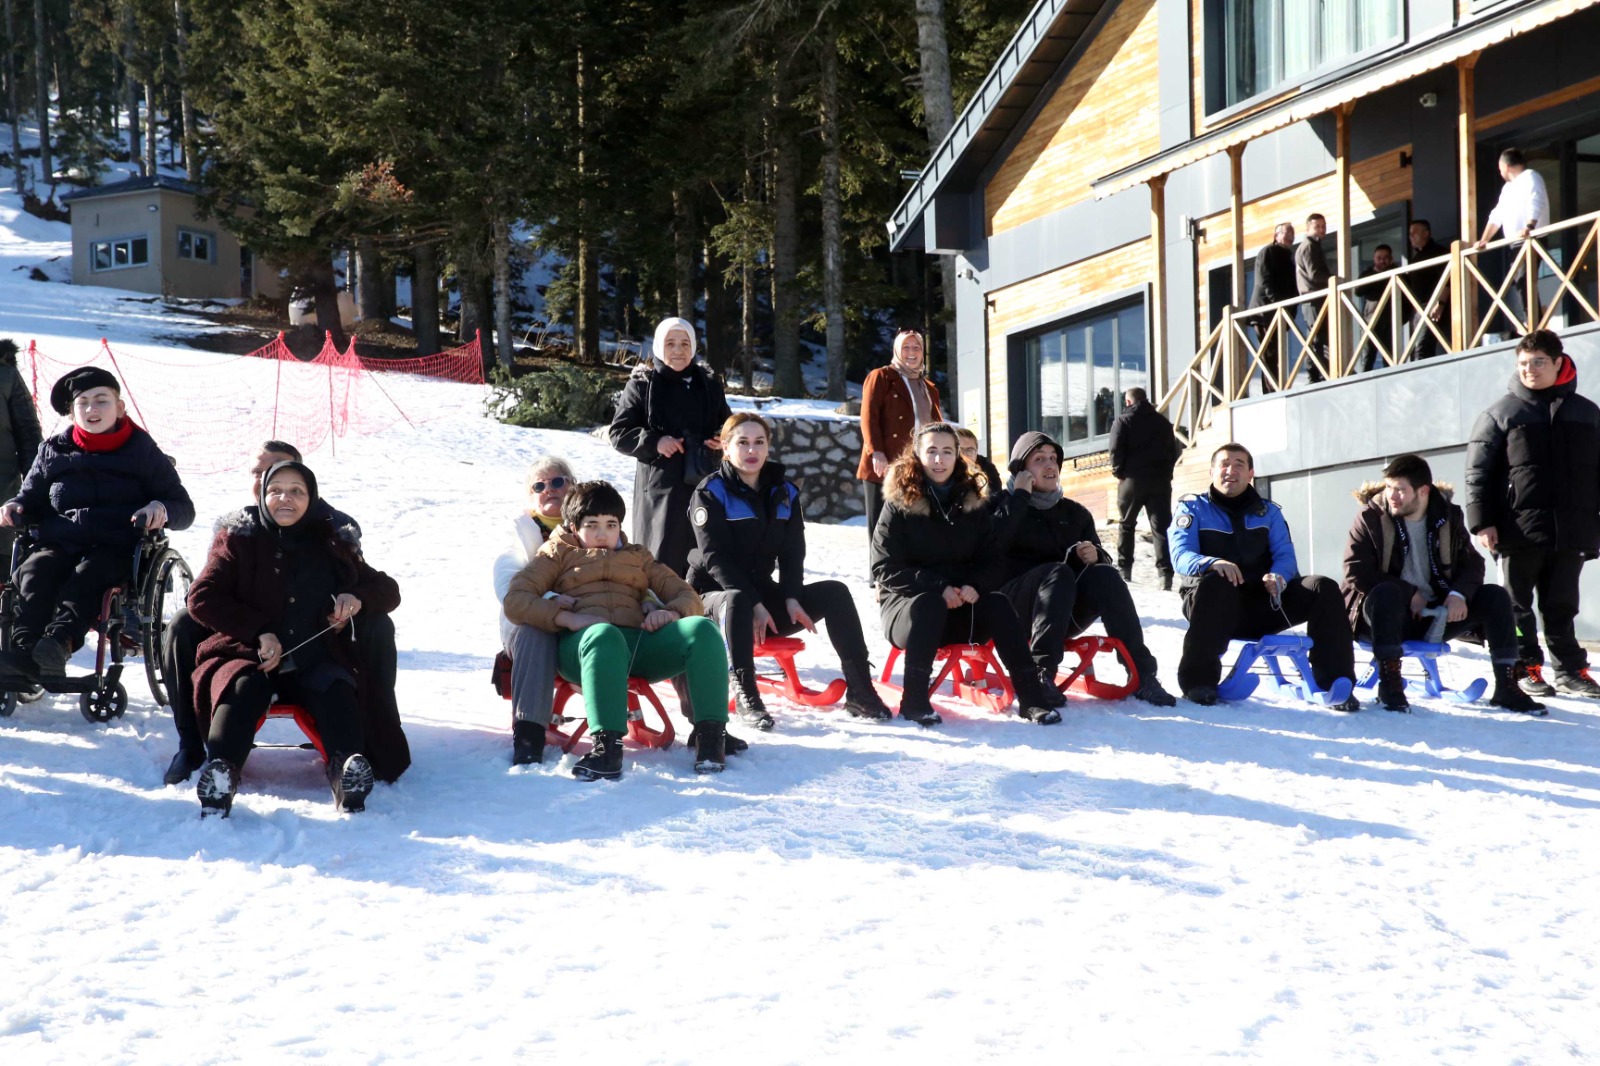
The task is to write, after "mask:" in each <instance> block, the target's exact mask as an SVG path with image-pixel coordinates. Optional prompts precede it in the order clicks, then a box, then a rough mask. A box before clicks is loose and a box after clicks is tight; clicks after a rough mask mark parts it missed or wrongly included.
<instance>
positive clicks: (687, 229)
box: [672, 189, 697, 322]
mask: <svg viewBox="0 0 1600 1066" xmlns="http://www.w3.org/2000/svg"><path fill="white" fill-rule="evenodd" d="M694 229H695V227H694V200H693V198H692V197H690V195H689V194H688V193H687V192H685V191H684V190H682V189H673V190H672V267H673V275H674V277H675V278H676V280H677V283H678V293H677V296H678V299H677V304H678V317H679V318H683V319H688V320H689V321H690V322H693V321H694V318H695V315H694V311H695V308H694V304H695V298H694V265H695V264H694V258H695V245H696V243H697V242H696V241H695V239H694Z"/></svg>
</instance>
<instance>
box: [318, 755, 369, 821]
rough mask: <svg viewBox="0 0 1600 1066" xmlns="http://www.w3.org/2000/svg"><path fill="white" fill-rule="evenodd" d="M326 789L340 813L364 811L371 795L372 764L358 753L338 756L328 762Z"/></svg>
mask: <svg viewBox="0 0 1600 1066" xmlns="http://www.w3.org/2000/svg"><path fill="white" fill-rule="evenodd" d="M328 787H329V788H331V789H333V802H334V805H335V806H337V807H338V808H339V809H340V810H341V811H352V812H354V811H364V810H366V809H367V797H368V796H370V795H372V764H371V763H369V762H368V761H367V757H366V756H365V755H362V754H360V753H356V754H354V755H338V754H335V755H334V757H333V758H331V759H329V760H328Z"/></svg>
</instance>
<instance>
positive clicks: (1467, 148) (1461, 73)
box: [1456, 52, 1482, 241]
mask: <svg viewBox="0 0 1600 1066" xmlns="http://www.w3.org/2000/svg"><path fill="white" fill-rule="evenodd" d="M1481 54H1482V53H1481V52H1474V53H1472V54H1471V55H1469V56H1462V57H1461V58H1460V59H1459V60H1457V61H1456V155H1457V159H1458V161H1459V163H1460V172H1459V174H1458V175H1457V180H1458V182H1459V183H1460V186H1461V239H1462V240H1463V241H1470V240H1473V239H1474V238H1475V237H1477V235H1478V127H1477V109H1478V101H1477V78H1476V77H1475V76H1474V74H1473V68H1474V67H1476V66H1477V65H1478V56H1479V55H1481Z"/></svg>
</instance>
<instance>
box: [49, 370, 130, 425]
mask: <svg viewBox="0 0 1600 1066" xmlns="http://www.w3.org/2000/svg"><path fill="white" fill-rule="evenodd" d="M98 388H107V389H110V390H112V391H113V392H115V393H116V394H117V395H118V396H121V395H122V386H121V385H120V384H119V383H118V382H117V379H116V378H114V377H112V376H111V371H109V370H101V369H100V368H99V367H97V366H81V367H79V368H78V369H76V370H74V371H73V372H72V373H70V374H65V375H63V376H62V378H61V380H60V381H58V382H56V384H55V388H53V389H51V390H50V406H51V407H54V408H55V409H56V414H58V415H64V414H67V413H69V412H70V411H71V410H72V401H73V400H76V399H77V398H78V397H79V396H81V395H83V394H84V393H86V392H88V391H89V390H90V389H98Z"/></svg>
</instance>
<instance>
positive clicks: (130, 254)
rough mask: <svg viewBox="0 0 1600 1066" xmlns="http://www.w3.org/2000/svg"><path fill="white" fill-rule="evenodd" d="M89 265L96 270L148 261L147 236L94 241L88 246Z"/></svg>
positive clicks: (111, 268) (141, 263) (148, 244)
mask: <svg viewBox="0 0 1600 1066" xmlns="http://www.w3.org/2000/svg"><path fill="white" fill-rule="evenodd" d="M89 257H90V266H91V268H92V269H93V270H94V271H96V272H99V271H102V270H122V269H125V268H127V267H136V266H144V265H145V264H146V263H148V262H150V240H149V238H147V237H122V238H119V239H118V240H114V241H95V242H94V243H93V244H91V245H90V246H89Z"/></svg>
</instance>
